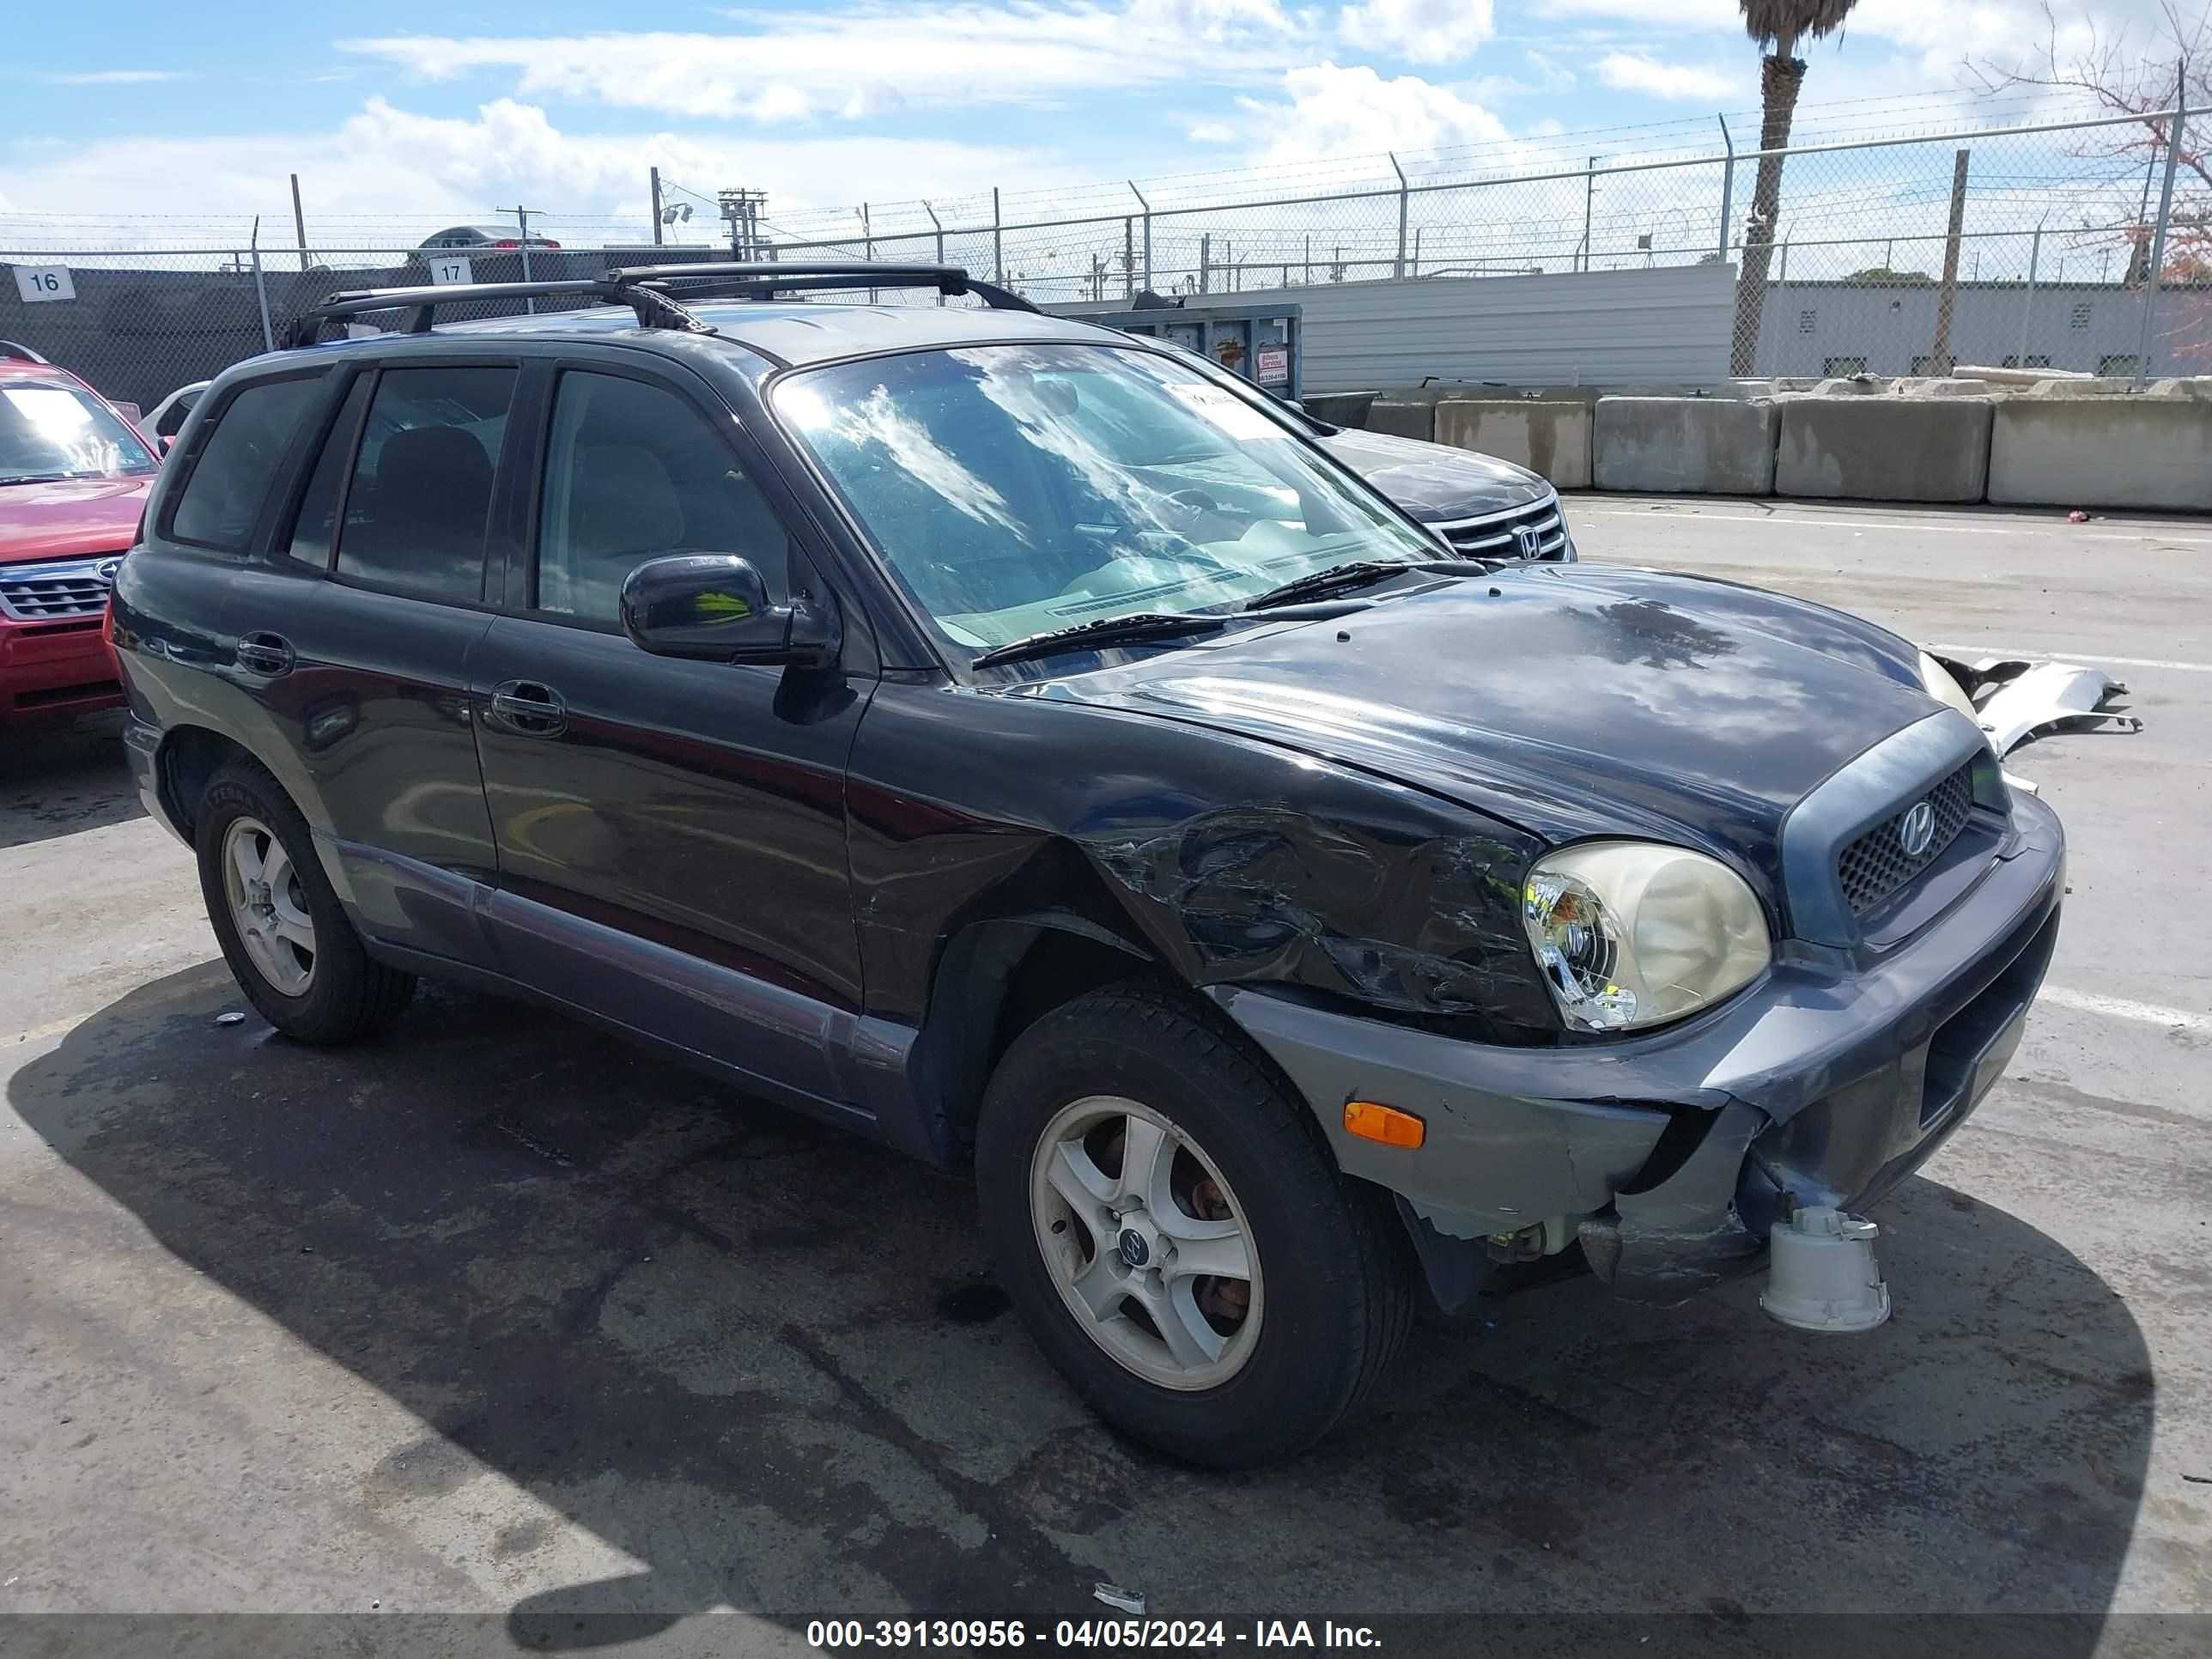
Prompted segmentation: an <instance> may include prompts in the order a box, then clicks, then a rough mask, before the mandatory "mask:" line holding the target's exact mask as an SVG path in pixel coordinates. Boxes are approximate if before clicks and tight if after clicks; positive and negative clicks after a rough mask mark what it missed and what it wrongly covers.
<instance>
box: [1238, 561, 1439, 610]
mask: <svg viewBox="0 0 2212 1659" xmlns="http://www.w3.org/2000/svg"><path fill="white" fill-rule="evenodd" d="M1419 568H1420V567H1419V565H1417V564H1413V563H1412V562H1408V561H1407V560H1404V559H1354V560H1352V562H1350V563H1349V564H1333V565H1331V566H1329V568H1328V569H1326V570H1316V571H1315V572H1314V573H1313V574H1311V575H1310V576H1300V577H1298V578H1297V579H1296V580H1291V581H1287V582H1285V583H1284V584H1283V585H1282V586H1280V587H1271V588H1269V589H1268V590H1267V592H1264V593H1261V594H1259V595H1258V596H1256V597H1255V598H1253V599H1247V600H1245V601H1244V608H1245V609H1246V610H1247V611H1272V610H1273V609H1274V607H1275V606H1277V605H1296V604H1297V602H1298V601H1299V600H1301V599H1319V598H1321V597H1322V595H1323V594H1326V593H1337V592H1346V591H1347V590H1349V589H1352V588H1354V587H1371V586H1374V585H1375V584H1376V582H1379V581H1382V580H1384V579H1385V578H1386V577H1390V576H1397V575H1402V574H1404V573H1406V572H1407V571H1408V570H1418V569H1419Z"/></svg>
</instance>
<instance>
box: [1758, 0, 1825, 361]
mask: <svg viewBox="0 0 2212 1659" xmlns="http://www.w3.org/2000/svg"><path fill="white" fill-rule="evenodd" d="M1856 3H1857V0H1736V4H1737V5H1738V6H1739V7H1740V8H1741V9H1742V12H1743V30H1744V33H1746V34H1748V35H1749V36H1750V37H1751V38H1752V39H1753V40H1755V41H1757V42H1758V43H1759V46H1760V47H1761V48H1762V49H1765V48H1770V47H1771V51H1768V52H1766V56H1765V58H1762V59H1760V60H1759V149H1782V148H1783V147H1784V145H1786V144H1788V143H1789V142H1790V118H1791V117H1792V116H1794V115H1795V114H1796V112H1797V89H1798V88H1800V87H1802V85H1804V83H1805V60H1804V59H1803V58H1800V57H1798V56H1797V55H1796V47H1797V43H1798V42H1799V41H1800V40H1819V39H1820V37H1821V36H1823V35H1826V34H1833V33H1835V32H1836V31H1837V30H1838V29H1839V28H1841V27H1843V26H1844V17H1845V16H1847V15H1849V14H1850V9H1851V7H1852V6H1853V5H1854V4H1856ZM1781 214H1782V158H1781V157H1780V156H1779V155H1767V156H1762V157H1761V158H1760V159H1759V184H1758V186H1757V187H1756V188H1755V189H1754V190H1753V191H1752V193H1751V222H1750V223H1749V224H1748V225H1747V226H1746V227H1745V228H1744V233H1743V275H1742V276H1740V277H1739V278H1737V280H1736V285H1735V347H1734V349H1732V350H1731V351H1730V352H1729V374H1750V373H1751V362H1752V353H1753V350H1754V349H1756V348H1757V347H1758V344H1759V313H1760V312H1761V311H1762V310H1763V309H1764V308H1765V304H1766V265H1767V261H1768V260H1769V259H1770V258H1772V257H1773V253H1774V228H1775V222H1776V221H1777V220H1778V219H1779V218H1780V217H1781Z"/></svg>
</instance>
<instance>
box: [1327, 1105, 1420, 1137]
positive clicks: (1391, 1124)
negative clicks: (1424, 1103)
mask: <svg viewBox="0 0 2212 1659" xmlns="http://www.w3.org/2000/svg"><path fill="white" fill-rule="evenodd" d="M1344 1127H1345V1129H1346V1132H1347V1133H1352V1134H1355V1135H1358V1137H1359V1138H1360V1139H1362V1140H1379V1141H1381V1142H1382V1143H1383V1145H1384V1146H1407V1147H1412V1146H1419V1145H1420V1144H1421V1143H1422V1142H1423V1141H1424V1140H1425V1139H1428V1133H1429V1126H1428V1125H1427V1124H1425V1123H1424V1122H1422V1121H1421V1120H1420V1119H1419V1118H1417V1117H1415V1116H1414V1115H1413V1114H1412V1113H1411V1112H1401V1111H1400V1110H1399V1109H1397V1108H1396V1107H1395V1106H1385V1105H1383V1103H1381V1102H1380V1101H1374V1100H1347V1101H1346V1102H1345V1103H1344Z"/></svg>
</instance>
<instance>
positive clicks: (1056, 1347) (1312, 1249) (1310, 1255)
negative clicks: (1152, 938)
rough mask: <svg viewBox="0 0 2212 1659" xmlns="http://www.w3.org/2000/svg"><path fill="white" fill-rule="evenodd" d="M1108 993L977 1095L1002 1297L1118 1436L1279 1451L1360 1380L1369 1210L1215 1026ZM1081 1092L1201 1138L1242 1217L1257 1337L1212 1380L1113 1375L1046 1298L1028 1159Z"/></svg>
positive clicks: (1265, 1456)
mask: <svg viewBox="0 0 2212 1659" xmlns="http://www.w3.org/2000/svg"><path fill="white" fill-rule="evenodd" d="M1133 1012H1136V1011H1133V1010H1132V1009H1130V1008H1129V1007H1127V1006H1120V1007H1117V1006H1115V998H1113V997H1112V996H1111V994H1106V995H1103V996H1102V995H1099V994H1094V995H1093V996H1091V997H1085V998H1082V999H1079V1000H1078V1001H1076V1002H1074V1003H1072V1004H1069V1005H1068V1006H1066V1007H1065V1008H1062V1009H1060V1010H1059V1011H1057V1012H1054V1013H1053V1014H1049V1015H1047V1016H1046V1017H1045V1018H1044V1019H1042V1020H1041V1021H1039V1022H1038V1024H1036V1025H1035V1026H1032V1027H1031V1028H1030V1030H1028V1031H1026V1032H1024V1034H1023V1035H1022V1036H1020V1037H1019V1038H1018V1039H1017V1040H1016V1042H1015V1043H1014V1045H1013V1046H1012V1048H1010V1049H1009V1050H1008V1052H1007V1054H1006V1058H1005V1060H1003V1061H1002V1062H1001V1064H1000V1068H999V1070H998V1072H997V1073H996V1074H995V1075H994V1077H993V1079H992V1081H991V1085H990V1087H989V1089H988V1091H987V1093H986V1097H985V1101H984V1105H983V1110H982V1113H981V1119H980V1121H979V1123H978V1126H977V1136H976V1149H975V1165H976V1185H977V1190H978V1193H979V1194H980V1198H981V1214H982V1221H983V1226H984V1229H985V1231H986V1233H987V1235H988V1237H989V1238H990V1242H991V1244H992V1247H993V1250H994V1255H996V1257H997V1259H998V1261H999V1263H1000V1271H1001V1273H1002V1274H1003V1275H1004V1278H1005V1281H1006V1285H1005V1287H1006V1292H1007V1294H1008V1295H1009V1296H1010V1297H1012V1300H1013V1302H1014V1304H1015V1306H1016V1308H1017V1309H1018V1310H1019V1312H1020V1313H1021V1316H1022V1318H1023V1322H1024V1324H1025V1325H1026V1326H1027V1327H1028V1328H1029V1330H1030V1334H1031V1335H1032V1337H1033V1338H1034V1339H1035V1340H1036V1342H1037V1345H1038V1346H1040V1347H1042V1349H1043V1350H1044V1351H1045V1353H1046V1355H1047V1357H1048V1358H1050V1359H1051V1360H1052V1362H1053V1363H1054V1365H1055V1366H1056V1367H1057V1368H1058V1369H1059V1370H1060V1372H1061V1374H1062V1375H1063V1376H1066V1377H1067V1378H1068V1380H1069V1381H1070V1382H1071V1383H1073V1386H1074V1387H1075V1389H1076V1390H1077V1392H1078V1393H1079V1394H1080V1395H1082V1396H1083V1397H1084V1399H1085V1401H1087V1402H1088V1403H1089V1404H1090V1406H1091V1407H1092V1409H1094V1410H1095V1411H1097V1413H1099V1415H1101V1416H1102V1417H1103V1418H1105V1419H1107V1420H1108V1421H1109V1422H1110V1423H1113V1424H1114V1425H1116V1426H1117V1427H1120V1428H1121V1429H1122V1430H1123V1431H1126V1432H1127V1433H1129V1434H1131V1435H1132V1436H1133V1437H1136V1438H1138V1439H1140V1440H1142V1441H1144V1442H1146V1443H1148V1444H1151V1445H1152V1446H1155V1447H1158V1448H1159V1449H1162V1450H1164V1451H1167V1452H1169V1453H1170V1454H1171V1455H1176V1456H1178V1457H1181V1458H1183V1459H1185V1460H1187V1461H1188V1462H1194V1463H1200V1464H1205V1465H1210V1466H1213V1467H1218V1468H1239V1467H1245V1466H1249V1465H1251V1464H1254V1463H1258V1462H1268V1461H1272V1460H1273V1459H1276V1458H1279V1457H1281V1456H1284V1455H1289V1454H1290V1453H1292V1452H1295V1451H1297V1450H1299V1449H1303V1448H1304V1447H1305V1446H1307V1445H1310V1443H1312V1442H1314V1441H1315V1440H1316V1439H1318V1438H1320V1437H1322V1435H1324V1434H1326V1433H1327V1432H1328V1431H1329V1430H1330V1429H1331V1428H1332V1427H1334V1425H1335V1424H1336V1422H1337V1421H1338V1419H1340V1417H1341V1416H1342V1415H1343V1413H1344V1412H1345V1411H1346V1408H1347V1407H1348V1406H1349V1404H1350V1403H1351V1401H1352V1399H1353V1398H1354V1397H1355V1395H1356V1394H1357V1393H1358V1389H1359V1386H1360V1383H1361V1379H1362V1376H1363V1371H1364V1361H1365V1358H1366V1354H1367V1348H1368V1345H1369V1343H1370V1341H1371V1340H1373V1335H1372V1326H1371V1319H1370V1315H1371V1310H1370V1309H1369V1308H1367V1307H1366V1306H1365V1305H1364V1297H1365V1295H1366V1290H1365V1285H1364V1276H1363V1272H1362V1268H1361V1267H1360V1263H1359V1257H1358V1251H1359V1250H1360V1249H1362V1248H1363V1247H1364V1248H1370V1249H1371V1248H1373V1247H1374V1243H1375V1241H1374V1239H1373V1237H1372V1236H1371V1234H1370V1233H1369V1232H1368V1231H1367V1230H1371V1229H1372V1228H1374V1227H1375V1225H1376V1216H1375V1214H1374V1212H1373V1209H1372V1206H1370V1204H1369V1203H1368V1202H1367V1201H1366V1200H1367V1195H1366V1194H1364V1193H1360V1192H1357V1191H1354V1190H1353V1189H1352V1183H1350V1182H1347V1181H1346V1178H1345V1177H1344V1176H1342V1175H1341V1174H1340V1172H1339V1171H1338V1170H1336V1169H1335V1168H1334V1164H1333V1163H1332V1162H1331V1161H1330V1160H1329V1158H1328V1155H1327V1153H1326V1152H1325V1151H1324V1150H1323V1149H1322V1146H1320V1145H1319V1144H1318V1140H1319V1137H1318V1136H1317V1134H1316V1133H1315V1132H1314V1130H1313V1129H1312V1127H1310V1125H1308V1124H1307V1123H1305V1122H1304V1121H1302V1115H1303V1114H1304V1112H1305V1107H1304V1104H1303V1103H1299V1102H1297V1101H1295V1100H1291V1099H1290V1098H1287V1091H1285V1090H1284V1089H1283V1088H1282V1087H1281V1086H1280V1085H1279V1084H1278V1083H1277V1082H1276V1081H1275V1079H1273V1077H1272V1076H1271V1075H1270V1074H1269V1073H1267V1072H1266V1071H1264V1070H1263V1069H1262V1068H1261V1066H1259V1065H1257V1064H1256V1063H1255V1061H1254V1060H1251V1059H1250V1058H1249V1056H1246V1055H1244V1054H1243V1053H1242V1052H1241V1051H1240V1050H1239V1049H1238V1048H1237V1046H1236V1045H1235V1044H1234V1042H1232V1040H1231V1038H1230V1037H1229V1036H1227V1035H1226V1034H1224V1033H1219V1032H1217V1031H1215V1030H1212V1028H1211V1027H1210V1026H1209V1025H1208V1024H1206V1022H1205V1021H1204V1020H1203V1019H1201V1018H1197V1017H1195V1016H1194V1015H1192V1014H1189V1013H1188V1012H1176V1011H1171V1010H1163V1009H1162V1008H1160V1007H1159V1006H1157V1005H1153V1004H1151V1003H1149V1002H1148V1001H1147V1002H1146V1003H1145V1004H1144V1005H1143V1012H1146V1013H1148V1014H1151V1015H1152V1016H1153V1018H1152V1020H1150V1021H1146V1022H1142V1023H1140V1022H1139V1021H1138V1020H1137V1019H1134V1018H1132V1015H1133ZM1162 1016H1164V1018H1163V1017H1162ZM1176 1026H1180V1028H1181V1029H1172V1028H1173V1027H1176ZM1087 1095H1121V1096H1125V1097H1128V1098H1130V1099H1133V1100H1135V1101H1139V1102H1140V1103H1144V1104H1146V1105H1147V1106H1150V1107H1152V1108H1153V1109H1155V1110H1158V1111H1159V1112H1162V1113H1164V1115H1166V1116H1167V1117H1169V1118H1170V1119H1171V1120H1172V1121H1174V1122H1175V1123H1176V1126H1177V1127H1179V1128H1180V1129H1182V1131H1183V1132H1185V1133H1187V1134H1188V1135H1189V1136H1190V1137H1192V1138H1193V1139H1195V1140H1196V1141H1197V1142H1198V1144H1199V1145H1200V1146H1201V1147H1203V1148H1204V1149H1205V1152H1206V1156H1207V1157H1208V1158H1211V1159H1212V1160H1213V1162H1214V1164H1215V1165H1216V1167H1218V1169H1219V1170H1220V1171H1221V1174H1222V1175H1223V1176H1224V1177H1225V1179H1226V1180H1227V1182H1228V1183H1229V1186H1230V1188H1231V1192H1232V1193H1233V1194H1235V1197H1236V1200H1237V1205H1238V1206H1239V1208H1241V1209H1242V1211H1243V1214H1244V1218H1245V1221H1246V1224H1247V1226H1248V1228H1249V1234H1250V1237H1251V1241H1252V1243H1253V1246H1254V1248H1255V1249H1256V1251H1257V1252H1258V1255H1259V1260H1260V1268H1261V1294H1262V1297H1263V1303H1262V1310H1261V1327H1260V1334H1259V1338H1258V1340H1257V1341H1256V1342H1255V1345H1254V1346H1253V1350H1252V1353H1251V1357H1250V1358H1249V1359H1247V1360H1246V1362H1245V1363H1244V1364H1243V1367H1242V1368H1241V1369H1239V1370H1238V1371H1237V1374H1236V1375H1235V1376H1231V1378H1230V1379H1229V1380H1228V1381H1227V1382H1225V1383H1221V1384H1220V1385H1218V1387H1215V1388H1212V1389H1203V1390H1189V1391H1182V1390H1177V1389H1168V1388H1164V1387H1163V1386H1161V1385H1159V1384H1158V1383H1152V1382H1148V1381H1146V1379H1145V1378H1143V1377H1140V1376H1137V1375H1136V1374H1135V1373H1133V1372H1132V1371H1129V1370H1126V1369H1125V1368H1124V1367H1123V1366H1121V1364H1119V1363H1118V1362H1117V1361H1116V1360H1115V1359H1114V1358H1112V1357H1111V1356H1110V1355H1109V1354H1108V1353H1107V1352H1106V1351H1105V1350H1104V1349H1103V1348H1102V1347H1100V1346H1098V1344H1097V1342H1096V1341H1095V1340H1093V1339H1092V1338H1091V1336H1090V1335H1089V1334H1087V1333H1086V1332H1085V1330H1083V1328H1081V1327H1080V1326H1079V1323H1078V1322H1077V1321H1076V1318H1075V1316H1074V1315H1073V1313H1071V1312H1070V1311H1069V1310H1068V1308H1067V1306H1066V1303H1065V1302H1064V1301H1063V1300H1062V1299H1061V1297H1060V1291H1059V1289H1058V1287H1057V1285H1056V1284H1055V1283H1054V1278H1053V1275H1052V1271H1051V1269H1050V1267H1048V1265H1047V1263H1046V1261H1045V1259H1044V1255H1043V1252H1042V1249H1040V1248H1039V1246H1038V1243H1037V1241H1036V1233H1035V1230H1034V1225H1033V1223H1032V1221H1031V1218H1030V1201H1029V1190H1030V1160H1031V1158H1032V1156H1033V1153H1034V1151H1035V1148H1036V1143H1037V1140H1038V1139H1039V1137H1040V1136H1041V1135H1042V1133H1043V1132H1044V1129H1045V1127H1046V1126H1047V1124H1048V1123H1049V1122H1050V1121H1051V1120H1052V1118H1053V1116H1054V1114H1056V1113H1057V1112H1059V1111H1060V1109H1061V1108H1062V1107H1064V1106H1066V1105H1067V1104H1069V1103H1072V1102H1073V1101H1076V1100H1079V1099H1081V1098H1083V1097H1085V1096H1087Z"/></svg>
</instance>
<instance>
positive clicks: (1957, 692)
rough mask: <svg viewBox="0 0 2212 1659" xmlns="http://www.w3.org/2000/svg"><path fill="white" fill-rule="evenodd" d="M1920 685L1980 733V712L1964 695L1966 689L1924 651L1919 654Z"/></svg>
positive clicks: (1985, 736) (1970, 699)
mask: <svg viewBox="0 0 2212 1659" xmlns="http://www.w3.org/2000/svg"><path fill="white" fill-rule="evenodd" d="M1920 685H1921V689H1922V690H1924V691H1926V692H1927V693H1928V695H1929V696H1931V697H1933V698H1935V699H1936V701H1937V702H1948V703H1949V704H1950V705H1951V707H1952V708H1955V709H1957V710H1958V711H1959V712H1960V714H1964V715H1965V716H1966V718H1967V719H1968V720H1972V721H1973V723H1974V730H1976V731H1977V732H1980V731H1981V729H1982V713H1981V710H1979V709H1978V708H1975V707H1974V700H1973V699H1972V697H1970V696H1967V695H1966V687H1964V686H1962V685H1960V684H1959V682H1958V681H1957V680H1956V679H1955V678H1953V677H1952V673H1951V671H1950V670H1949V669H1948V668H1946V667H1944V666H1943V665H1942V663H1940V662H1937V661H1936V659H1935V658H1933V657H1931V656H1929V654H1928V653H1926V652H1925V651H1923V652H1922V653H1920ZM1983 736H1984V738H1987V736H1988V733H1986V732H1984V733H1983Z"/></svg>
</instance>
